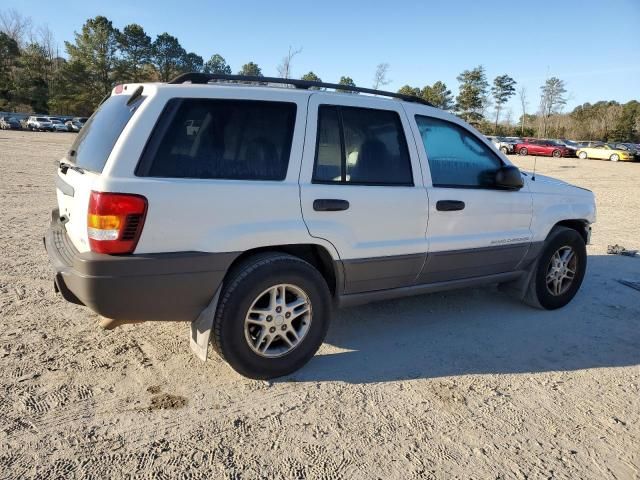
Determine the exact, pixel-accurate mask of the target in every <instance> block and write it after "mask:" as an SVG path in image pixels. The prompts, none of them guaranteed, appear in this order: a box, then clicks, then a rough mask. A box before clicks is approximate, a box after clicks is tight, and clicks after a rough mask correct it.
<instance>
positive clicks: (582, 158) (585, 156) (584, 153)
mask: <svg viewBox="0 0 640 480" xmlns="http://www.w3.org/2000/svg"><path fill="white" fill-rule="evenodd" d="M578 158H580V159H581V160H586V159H587V152H580V153H578Z"/></svg>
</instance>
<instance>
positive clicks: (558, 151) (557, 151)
mask: <svg viewBox="0 0 640 480" xmlns="http://www.w3.org/2000/svg"><path fill="white" fill-rule="evenodd" d="M551 155H553V157H554V158H560V157H561V156H562V152H561V151H560V150H554V151H553V153H552V154H551Z"/></svg>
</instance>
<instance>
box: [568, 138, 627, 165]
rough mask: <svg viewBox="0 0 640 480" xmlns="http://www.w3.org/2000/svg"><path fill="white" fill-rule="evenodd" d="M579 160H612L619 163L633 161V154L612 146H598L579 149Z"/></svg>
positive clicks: (577, 153)
mask: <svg viewBox="0 0 640 480" xmlns="http://www.w3.org/2000/svg"><path fill="white" fill-rule="evenodd" d="M576 155H578V158H581V159H583V160H584V159H585V158H596V159H598V160H611V161H612V162H617V161H618V160H633V153H631V152H628V151H627V150H620V149H619V148H614V147H612V146H611V145H608V144H606V143H605V144H604V145H598V146H595V147H584V148H579V149H578V151H577V152H576Z"/></svg>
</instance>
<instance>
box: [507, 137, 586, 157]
mask: <svg viewBox="0 0 640 480" xmlns="http://www.w3.org/2000/svg"><path fill="white" fill-rule="evenodd" d="M514 151H515V152H517V153H518V154H519V155H546V156H549V157H556V158H559V157H575V155H576V152H575V150H572V149H570V148H567V147H566V146H564V145H561V144H559V143H556V142H553V141H551V140H535V139H526V140H524V141H523V142H520V143H517V144H516V146H515V148H514Z"/></svg>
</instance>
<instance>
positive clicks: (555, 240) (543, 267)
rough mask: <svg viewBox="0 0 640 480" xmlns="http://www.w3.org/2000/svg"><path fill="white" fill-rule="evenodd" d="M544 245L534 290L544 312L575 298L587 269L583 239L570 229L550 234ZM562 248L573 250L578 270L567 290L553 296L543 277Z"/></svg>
mask: <svg viewBox="0 0 640 480" xmlns="http://www.w3.org/2000/svg"><path fill="white" fill-rule="evenodd" d="M545 243H546V245H545V247H544V250H543V252H542V255H541V256H540V259H539V261H538V267H537V269H536V275H535V290H536V296H537V299H538V302H539V303H540V306H541V307H542V308H544V309H546V310H555V309H557V308H561V307H564V306H565V305H566V304H568V303H569V302H570V301H571V300H572V299H573V297H575V295H576V293H577V292H578V290H579V288H580V286H581V285H582V281H583V279H584V275H585V272H586V268H587V248H586V245H585V243H584V239H583V238H582V237H581V236H580V234H579V233H578V232H576V231H575V230H573V229H570V228H560V229H558V230H557V231H556V232H552V234H551V236H550V237H549V239H548V240H547V241H546V242H545ZM563 246H570V247H572V248H573V250H574V252H575V254H576V255H577V256H578V268H577V271H576V276H575V278H574V280H573V283H572V284H571V287H570V288H569V290H567V291H566V292H565V293H563V294H562V295H559V296H554V295H552V294H551V293H550V292H549V291H548V290H547V285H546V282H545V277H546V273H547V266H548V265H549V262H550V260H551V257H552V256H553V254H554V253H555V252H556V251H557V250H558V249H560V248H561V247H563Z"/></svg>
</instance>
